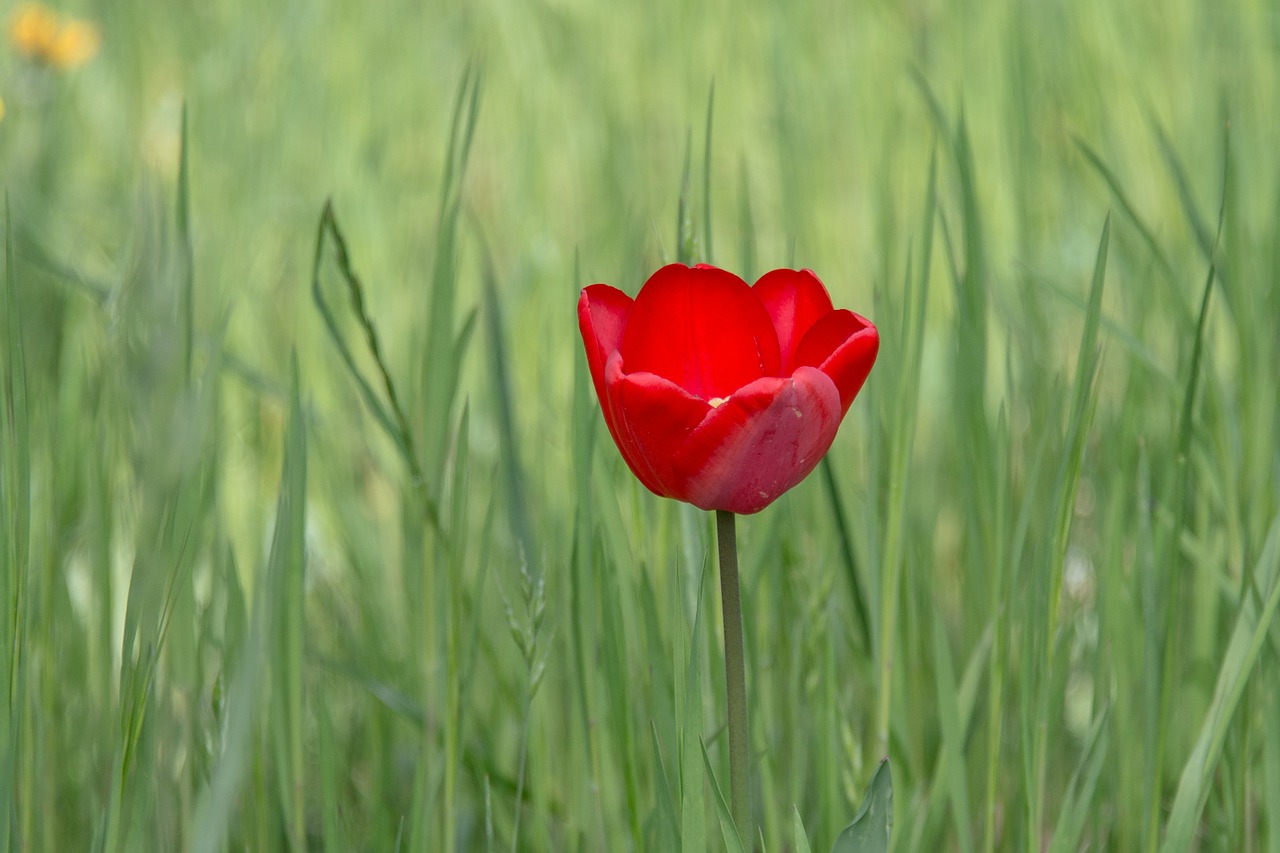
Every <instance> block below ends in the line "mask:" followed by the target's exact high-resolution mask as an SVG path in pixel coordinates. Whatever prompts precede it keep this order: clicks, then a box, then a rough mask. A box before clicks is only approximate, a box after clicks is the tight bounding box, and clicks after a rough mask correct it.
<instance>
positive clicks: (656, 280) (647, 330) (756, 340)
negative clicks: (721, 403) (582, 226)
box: [621, 264, 779, 400]
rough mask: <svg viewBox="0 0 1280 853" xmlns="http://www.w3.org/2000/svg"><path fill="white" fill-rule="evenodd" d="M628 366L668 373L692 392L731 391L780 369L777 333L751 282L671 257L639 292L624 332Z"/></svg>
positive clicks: (721, 393)
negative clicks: (677, 260)
mask: <svg viewBox="0 0 1280 853" xmlns="http://www.w3.org/2000/svg"><path fill="white" fill-rule="evenodd" d="M621 349H622V356H623V359H624V360H625V361H626V365H627V371H628V372H629V373H637V372H647V373H654V374H657V375H658V376H661V377H663V378H664V379H668V380H670V381H671V382H674V383H675V384H676V385H678V386H680V387H681V388H683V389H684V390H686V391H688V392H689V393H690V394H692V395H693V396H695V397H699V398H701V399H703V400H711V399H713V398H715V397H727V396H729V395H730V394H732V393H733V392H734V391H736V390H737V389H739V388H741V387H742V386H743V385H746V384H747V383H748V382H752V381H754V380H756V379H759V378H760V377H761V376H776V375H777V373H778V367H779V365H778V336H777V333H776V332H775V331H774V328H773V323H772V322H771V321H770V319H769V315H768V314H766V313H765V310H764V307H763V306H762V305H761V304H760V300H759V299H758V298H756V296H755V295H754V294H753V293H752V291H751V288H750V287H749V286H747V283H746V282H744V281H743V280H742V279H740V278H738V277H737V276H736V275H734V274H733V273H730V272H725V271H724V270H721V269H716V268H715V267H708V266H697V267H686V266H684V265H683V264H669V265H668V266H665V267H663V268H662V269H660V270H658V271H657V272H656V273H654V274H653V275H652V276H651V277H650V278H649V280H648V281H647V282H645V285H644V287H643V288H641V289H640V293H639V295H638V296H637V297H636V301H635V304H634V306H633V307H632V309H631V314H630V316H629V318H628V319H627V323H626V331H625V332H624V334H623V337H622V347H621Z"/></svg>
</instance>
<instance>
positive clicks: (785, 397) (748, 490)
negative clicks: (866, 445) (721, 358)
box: [672, 367, 841, 514]
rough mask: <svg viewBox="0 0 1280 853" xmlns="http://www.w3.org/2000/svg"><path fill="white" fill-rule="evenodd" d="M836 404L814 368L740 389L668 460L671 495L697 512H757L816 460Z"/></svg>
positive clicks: (832, 389) (832, 427) (831, 435)
mask: <svg viewBox="0 0 1280 853" xmlns="http://www.w3.org/2000/svg"><path fill="white" fill-rule="evenodd" d="M840 405H841V404H840V392H839V391H838V390H837V389H836V386H835V383H834V382H832V381H831V378H830V377H829V376H827V374H825V373H823V372H822V371H821V370H818V369H817V368H815V367H801V368H799V369H797V370H796V372H795V373H794V374H793V375H792V376H790V377H787V378H779V377H773V376H770V377H765V378H762V379H759V380H757V381H755V382H752V383H751V384H750V385H747V386H746V387H744V388H740V389H739V390H738V391H737V392H735V393H734V394H733V395H732V396H731V397H729V399H728V400H726V401H725V402H724V403H723V404H722V405H720V406H719V407H717V408H715V409H713V410H712V411H711V412H710V414H708V415H707V417H706V419H705V420H704V421H703V422H702V423H701V425H699V426H698V427H697V429H695V430H694V431H693V432H692V433H690V435H689V437H688V440H687V441H685V443H684V445H683V446H682V447H680V449H679V451H678V452H677V453H676V454H675V455H674V458H673V459H672V468H673V471H674V473H675V475H676V476H677V480H676V482H675V483H674V486H675V488H674V489H673V494H674V496H675V497H678V498H679V499H681V500H684V501H688V502H689V503H691V504H694V505H695V506H698V507H700V508H702V509H723V510H728V511H729V512H737V513H744V514H745V513H753V512H759V511H760V510H762V509H764V508H765V507H766V506H768V505H769V504H770V503H772V502H773V501H774V500H775V499H777V498H778V496H780V495H781V494H782V493H783V492H785V491H787V490H788V489H790V488H791V487H792V486H794V485H796V484H797V483H799V482H800V481H801V480H803V479H804V478H805V477H806V476H808V474H809V472H810V471H812V470H813V469H814V467H815V466H816V465H817V464H818V462H819V461H820V460H821V459H822V457H823V455H824V454H825V453H826V452H827V450H828V449H829V448H830V447H831V442H832V441H833V440H834V439H835V437H836V429H837V427H839V425H840V418H841V408H840Z"/></svg>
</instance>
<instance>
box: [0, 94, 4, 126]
mask: <svg viewBox="0 0 1280 853" xmlns="http://www.w3.org/2000/svg"><path fill="white" fill-rule="evenodd" d="M0 121H4V98H0Z"/></svg>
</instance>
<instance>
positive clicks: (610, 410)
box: [578, 284, 663, 494]
mask: <svg viewBox="0 0 1280 853" xmlns="http://www.w3.org/2000/svg"><path fill="white" fill-rule="evenodd" d="M631 304H632V303H631V297H630V296H627V295H626V294H625V293H623V292H622V291H621V290H618V289H617V288H616V287H610V286H609V285H607V284H593V285H591V286H590V287H587V288H584V289H583V291H582V295H581V296H579V297H578V329H579V330H580V331H581V332H582V343H583V345H584V347H585V348H586V351H587V366H588V368H590V370H591V382H592V384H593V385H595V388H596V399H598V400H599V401H600V410H601V412H602V413H603V414H604V423H605V426H607V427H608V428H609V435H610V436H612V438H613V443H614V444H615V445H617V447H618V450H619V451H620V452H621V453H622V458H623V461H625V462H626V463H627V467H629V468H630V469H631V473H633V474H635V475H636V479H638V480H639V481H640V482H641V483H643V484H644V485H645V487H646V488H648V489H649V490H650V491H653V492H658V494H663V492H661V491H660V490H659V487H658V484H657V481H656V480H655V479H654V477H653V472H652V471H650V470H648V467H647V466H646V465H645V464H644V461H643V459H642V458H641V457H640V455H639V453H638V452H637V451H636V449H635V442H634V441H633V440H632V439H631V437H630V435H629V433H628V432H627V431H626V427H625V425H624V424H623V423H622V422H621V420H620V418H619V417H618V411H617V408H618V407H617V405H616V404H615V403H614V402H613V401H612V400H611V399H610V397H609V393H608V388H607V383H606V380H605V374H606V373H607V372H608V365H609V364H610V359H611V358H612V359H613V360H614V361H616V362H617V366H616V371H617V373H618V374H619V375H621V373H622V356H621V355H620V354H619V353H618V348H619V346H621V344H622V333H623V331H624V330H625V329H626V325H627V315H628V314H629V313H630V311H631Z"/></svg>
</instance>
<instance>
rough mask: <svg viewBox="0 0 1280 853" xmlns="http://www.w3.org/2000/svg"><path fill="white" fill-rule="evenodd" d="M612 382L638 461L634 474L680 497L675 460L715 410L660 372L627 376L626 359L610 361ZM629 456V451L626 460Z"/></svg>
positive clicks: (623, 429) (613, 396) (624, 428)
mask: <svg viewBox="0 0 1280 853" xmlns="http://www.w3.org/2000/svg"><path fill="white" fill-rule="evenodd" d="M608 381H609V396H610V398H611V399H612V400H613V402H614V404H615V405H616V406H617V411H618V416H619V420H620V431H621V432H623V433H624V434H625V436H626V439H627V441H628V444H629V448H630V452H632V453H634V455H635V457H636V461H635V463H633V464H632V465H631V469H632V470H633V471H636V476H637V477H640V479H641V481H644V479H645V478H644V477H643V476H641V474H640V471H639V470H637V469H638V468H641V469H643V470H644V472H645V473H646V474H648V475H649V476H650V478H651V479H652V480H653V481H654V483H656V484H657V488H654V486H652V485H649V483H647V482H646V483H645V485H646V486H649V489H650V490H651V491H654V492H656V493H658V494H660V495H663V496H666V497H679V495H678V494H676V493H675V491H673V489H672V485H673V483H674V482H675V481H676V479H677V478H676V477H674V476H673V474H672V468H671V460H672V458H673V457H674V456H675V453H676V451H677V450H678V449H679V448H680V447H681V445H683V444H684V443H685V441H686V440H687V439H688V438H689V434H690V433H691V432H693V430H694V428H695V427H696V426H697V425H698V424H700V423H702V421H703V420H704V419H705V418H706V416H707V413H708V412H710V411H711V407H710V406H709V405H707V403H706V402H705V401H704V400H699V399H698V398H697V397H694V396H693V395H692V394H690V393H689V392H688V391H686V390H684V389H683V388H681V387H680V386H679V385H676V384H675V383H674V382H671V381H670V380H667V379H663V378H662V377H661V376H658V375H657V374H655V373H647V372H639V373H628V374H625V375H624V374H623V372H622V362H621V359H618V360H617V361H616V362H614V361H611V362H610V364H609V372H608ZM626 455H627V453H626V452H625V451H624V453H623V456H624V457H625V456H626ZM631 461H632V460H630V459H628V462H629V463H631Z"/></svg>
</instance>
